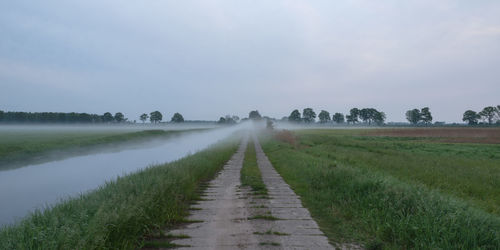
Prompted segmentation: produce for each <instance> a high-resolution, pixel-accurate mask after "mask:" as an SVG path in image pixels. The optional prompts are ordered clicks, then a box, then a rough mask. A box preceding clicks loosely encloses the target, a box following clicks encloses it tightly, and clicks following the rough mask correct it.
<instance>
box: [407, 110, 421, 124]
mask: <svg viewBox="0 0 500 250" xmlns="http://www.w3.org/2000/svg"><path fill="white" fill-rule="evenodd" d="M421 119H422V115H421V114H420V110H418V109H412V110H408V111H406V120H408V121H409V122H410V123H411V124H414V125H415V124H417V123H418V122H419V121H420V120H421Z"/></svg>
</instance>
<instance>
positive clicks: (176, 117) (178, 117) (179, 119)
mask: <svg viewBox="0 0 500 250" xmlns="http://www.w3.org/2000/svg"><path fill="white" fill-rule="evenodd" d="M170 121H171V122H175V123H179V122H184V117H182V115H181V114H179V113H175V114H174V116H172V119H170Z"/></svg>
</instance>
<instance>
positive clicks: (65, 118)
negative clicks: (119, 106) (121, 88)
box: [0, 110, 128, 123]
mask: <svg viewBox="0 0 500 250" xmlns="http://www.w3.org/2000/svg"><path fill="white" fill-rule="evenodd" d="M127 120H128V119H127V118H125V116H124V115H123V113H121V112H117V113H115V115H113V114H111V113H110V112H106V113H104V114H102V115H98V114H88V113H75V112H71V113H63V112H11V111H9V112H5V111H2V110H0V122H3V123H122V122H126V121H127Z"/></svg>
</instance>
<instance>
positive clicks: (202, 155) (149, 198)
mask: <svg viewBox="0 0 500 250" xmlns="http://www.w3.org/2000/svg"><path fill="white" fill-rule="evenodd" d="M236 148H237V140H236V139H235V138H233V139H231V140H230V141H225V142H223V143H219V144H217V145H216V146H212V147H210V148H209V149H207V150H204V151H202V152H199V153H196V154H194V155H191V156H188V157H185V158H183V159H180V160H178V161H175V162H172V163H168V164H164V165H160V166H154V167H149V168H147V169H145V170H143V171H140V172H137V173H135V174H131V175H128V176H125V177H121V178H118V179H117V180H115V181H110V182H108V183H106V184H105V185H103V186H101V187H100V188H98V189H97V190H95V191H92V192H90V193H87V194H83V195H81V196H80V197H78V198H74V199H69V200H66V201H63V202H62V203H60V204H57V205H55V206H53V207H51V208H49V209H46V210H44V211H36V212H34V213H33V214H32V215H30V216H28V217H27V218H26V219H24V220H22V221H21V222H20V223H18V224H16V225H13V226H8V227H5V228H3V229H1V230H0V249H103V248H106V249H107V248H114V249H116V248H119V249H133V248H136V247H138V246H140V245H141V244H142V241H143V238H142V237H143V236H144V235H147V234H148V233H150V232H153V231H154V230H157V229H158V228H161V227H164V226H168V225H173V224H175V223H179V222H180V221H182V218H183V216H185V215H186V213H187V212H186V211H187V209H188V207H189V202H190V201H191V200H193V199H195V198H196V197H197V196H198V194H197V192H196V190H197V188H198V187H199V184H200V183H202V182H203V181H207V180H209V179H211V178H213V176H214V175H215V174H216V172H217V171H219V170H220V169H221V168H222V167H223V165H224V164H225V162H227V161H228V160H229V158H230V157H231V155H232V154H234V152H235V151H236Z"/></svg>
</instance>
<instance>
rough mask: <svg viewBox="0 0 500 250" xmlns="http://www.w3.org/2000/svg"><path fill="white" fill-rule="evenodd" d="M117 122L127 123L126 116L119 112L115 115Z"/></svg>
mask: <svg viewBox="0 0 500 250" xmlns="http://www.w3.org/2000/svg"><path fill="white" fill-rule="evenodd" d="M115 121H116V122H118V123H120V122H123V121H125V116H124V115H123V114H122V113H121V112H118V113H116V114H115Z"/></svg>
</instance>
